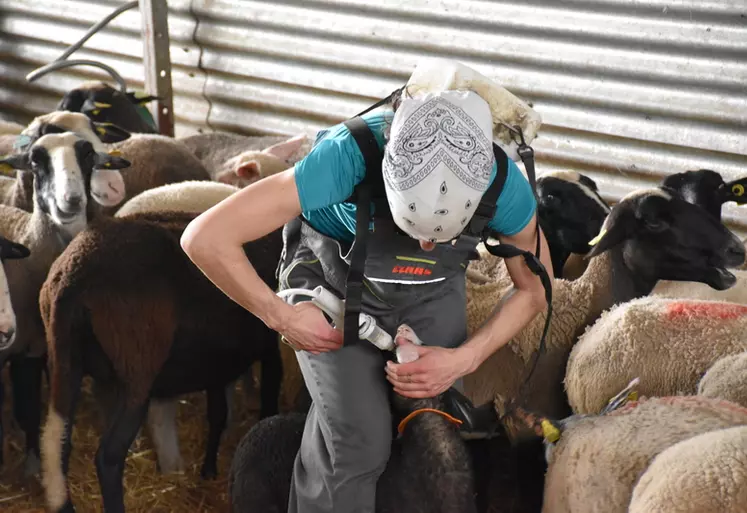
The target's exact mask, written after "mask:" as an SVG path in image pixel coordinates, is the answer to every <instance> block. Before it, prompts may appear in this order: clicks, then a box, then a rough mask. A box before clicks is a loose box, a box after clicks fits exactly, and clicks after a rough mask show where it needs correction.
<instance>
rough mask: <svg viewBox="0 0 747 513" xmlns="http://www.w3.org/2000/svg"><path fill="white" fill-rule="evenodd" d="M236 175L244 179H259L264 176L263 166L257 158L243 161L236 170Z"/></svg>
mask: <svg viewBox="0 0 747 513" xmlns="http://www.w3.org/2000/svg"><path fill="white" fill-rule="evenodd" d="M234 172H235V173H236V176H238V177H239V178H243V179H244V180H257V179H259V177H260V176H262V168H261V167H260V165H259V162H257V161H256V160H250V161H248V162H243V163H242V164H240V165H239V166H237V167H236V169H235V170H234Z"/></svg>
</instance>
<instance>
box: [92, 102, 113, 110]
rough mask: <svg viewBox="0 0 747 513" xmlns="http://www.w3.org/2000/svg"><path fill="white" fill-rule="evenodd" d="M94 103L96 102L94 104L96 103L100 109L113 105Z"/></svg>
mask: <svg viewBox="0 0 747 513" xmlns="http://www.w3.org/2000/svg"><path fill="white" fill-rule="evenodd" d="M93 104H94V105H95V106H96V107H98V108H99V109H108V108H109V107H111V105H110V104H108V103H101V102H93Z"/></svg>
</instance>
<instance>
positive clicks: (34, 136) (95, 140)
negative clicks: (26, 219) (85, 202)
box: [0, 111, 130, 213]
mask: <svg viewBox="0 0 747 513" xmlns="http://www.w3.org/2000/svg"><path fill="white" fill-rule="evenodd" d="M61 132H73V133H75V134H77V135H78V136H79V137H81V138H83V139H85V140H87V141H88V142H90V143H91V144H92V145H93V148H94V150H95V151H96V152H99V153H106V152H107V148H106V146H105V145H104V144H103V142H117V141H122V140H124V139H127V138H129V137H130V134H129V132H125V131H123V130H122V129H120V128H119V127H117V126H115V125H105V124H100V123H95V122H93V121H91V120H90V119H88V118H87V117H86V116H84V115H83V114H80V113H77V112H58V111H55V112H50V113H48V114H44V115H41V116H37V117H36V118H34V119H33V120H32V121H31V123H29V125H28V126H27V127H25V128H24V129H23V130H22V132H21V134H20V135H19V136H18V141H17V145H16V151H17V152H23V151H24V150H25V149H27V148H29V147H30V146H31V145H32V144H33V143H34V142H35V141H36V140H38V139H39V138H40V137H42V136H43V135H46V134H53V133H61ZM94 173H95V175H96V179H95V180H93V181H92V185H93V189H92V190H91V194H92V195H93V197H94V198H95V200H96V203H97V204H99V205H103V206H107V207H111V206H114V205H117V204H119V203H121V202H122V200H123V199H124V195H125V184H124V180H123V179H122V176H121V174H120V173H119V171H118V170H115V169H96V170H94ZM3 178H5V177H3ZM33 184H34V181H33V176H32V174H31V173H29V172H26V171H23V170H16V171H15V179H12V178H5V179H4V180H3V181H2V182H0V187H1V188H2V196H1V197H0V203H2V204H4V205H11V206H14V207H17V208H20V209H22V210H26V211H27V212H31V211H32V210H33V207H34V202H33ZM93 212H94V213H96V210H95V209H94V211H93Z"/></svg>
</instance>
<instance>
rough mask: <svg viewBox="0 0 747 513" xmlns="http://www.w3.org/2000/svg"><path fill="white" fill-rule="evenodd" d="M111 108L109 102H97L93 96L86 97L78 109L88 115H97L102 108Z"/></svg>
mask: <svg viewBox="0 0 747 513" xmlns="http://www.w3.org/2000/svg"><path fill="white" fill-rule="evenodd" d="M109 108H111V104H110V103H104V102H97V101H96V100H94V99H93V98H86V101H84V102H83V105H82V106H81V107H80V111H81V112H82V113H83V114H85V115H86V116H88V117H91V116H98V115H99V114H101V111H102V110H105V109H109Z"/></svg>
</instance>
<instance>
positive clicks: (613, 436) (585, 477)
mask: <svg viewBox="0 0 747 513" xmlns="http://www.w3.org/2000/svg"><path fill="white" fill-rule="evenodd" d="M641 383H644V381H643V380H641ZM558 424H560V425H561V426H562V427H561V434H560V438H559V440H558V441H557V442H555V443H554V445H551V446H549V450H548V460H549V465H548V470H547V474H546V477H545V489H544V503H543V506H542V513H570V512H573V513H587V512H588V513H596V512H599V511H604V512H605V513H627V511H628V505H629V504H630V501H631V496H632V494H633V488H634V487H635V486H636V482H637V481H638V479H639V477H640V476H641V474H643V473H644V471H646V469H647V467H649V465H650V464H651V462H652V460H654V458H655V457H656V456H657V455H658V454H660V453H662V452H663V451H665V450H666V449H667V448H669V447H672V446H673V445H674V444H676V443H678V442H681V441H683V440H688V439H691V438H692V437H694V436H697V435H700V434H702V433H707V432H710V431H714V430H718V429H724V428H731V427H735V426H740V425H741V426H743V425H745V424H747V409H745V408H742V407H740V406H738V405H736V404H734V403H730V402H728V401H723V400H718V399H711V398H706V397H699V396H687V397H657V398H648V399H645V398H642V399H641V400H640V401H633V402H630V403H628V404H626V405H625V406H623V407H622V408H620V409H617V410H615V411H612V412H610V413H608V414H605V415H589V416H574V417H571V418H569V419H566V420H565V421H561V422H560V423H558ZM646 511H661V510H646ZM666 511H670V510H669V509H667V510H666Z"/></svg>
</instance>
